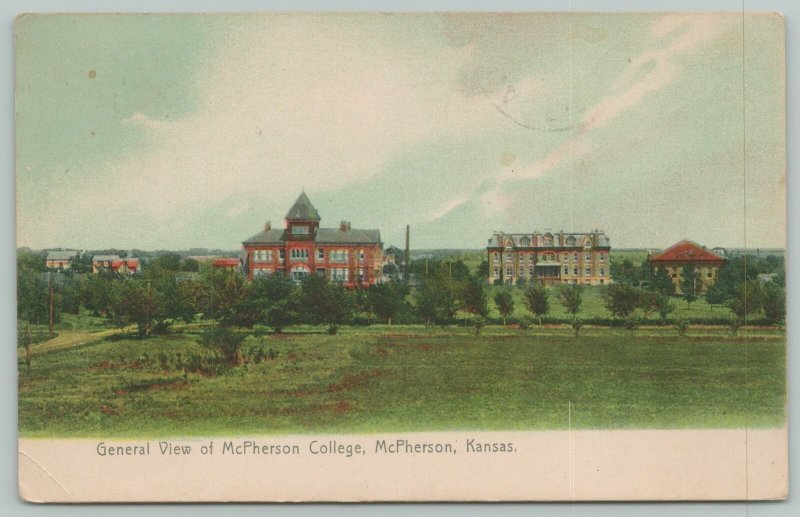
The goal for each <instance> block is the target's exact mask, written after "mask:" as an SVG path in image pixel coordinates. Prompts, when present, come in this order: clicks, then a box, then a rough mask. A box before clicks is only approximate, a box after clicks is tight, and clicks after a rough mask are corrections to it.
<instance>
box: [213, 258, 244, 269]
mask: <svg viewBox="0 0 800 517" xmlns="http://www.w3.org/2000/svg"><path fill="white" fill-rule="evenodd" d="M212 265H213V266H214V267H232V266H238V265H239V259H237V258H218V259H214V262H213V263H212Z"/></svg>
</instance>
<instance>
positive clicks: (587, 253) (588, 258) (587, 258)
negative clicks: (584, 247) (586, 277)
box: [583, 251, 592, 260]
mask: <svg viewBox="0 0 800 517" xmlns="http://www.w3.org/2000/svg"><path fill="white" fill-rule="evenodd" d="M583 260H592V254H591V253H589V252H588V251H587V252H586V253H584V254H583Z"/></svg>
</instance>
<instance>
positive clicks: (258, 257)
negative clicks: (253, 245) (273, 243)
mask: <svg viewBox="0 0 800 517" xmlns="http://www.w3.org/2000/svg"><path fill="white" fill-rule="evenodd" d="M253 255H254V256H253V258H254V260H255V261H256V262H272V251H271V250H256V251H255V252H254V253H253Z"/></svg>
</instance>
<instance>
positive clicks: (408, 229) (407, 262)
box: [403, 224, 411, 281]
mask: <svg viewBox="0 0 800 517" xmlns="http://www.w3.org/2000/svg"><path fill="white" fill-rule="evenodd" d="M410 234H411V226H410V225H408V224H407V225H406V252H405V257H403V258H404V261H405V268H404V271H403V276H404V277H405V279H406V281H408V269H409V266H410V265H411V264H410V257H411V250H410V248H409V245H410V243H411V235H410Z"/></svg>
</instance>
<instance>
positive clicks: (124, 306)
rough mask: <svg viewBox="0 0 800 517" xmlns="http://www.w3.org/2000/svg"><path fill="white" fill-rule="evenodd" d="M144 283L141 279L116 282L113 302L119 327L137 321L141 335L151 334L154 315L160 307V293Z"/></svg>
mask: <svg viewBox="0 0 800 517" xmlns="http://www.w3.org/2000/svg"><path fill="white" fill-rule="evenodd" d="M143 283H145V282H142V281H139V280H123V281H120V282H118V283H116V284H115V286H114V291H113V295H112V303H111V316H112V320H113V321H114V323H115V324H116V325H117V327H119V328H123V327H126V326H127V325H129V324H131V323H135V324H136V326H137V330H138V334H139V337H146V336H148V335H150V330H151V329H152V322H153V315H154V314H155V313H156V312H157V311H158V309H159V300H158V294H157V293H156V292H155V291H153V289H152V287H151V286H149V285H142V284H143Z"/></svg>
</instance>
